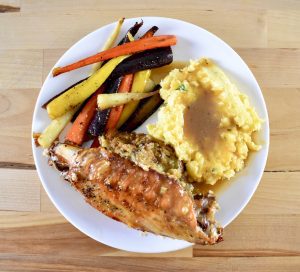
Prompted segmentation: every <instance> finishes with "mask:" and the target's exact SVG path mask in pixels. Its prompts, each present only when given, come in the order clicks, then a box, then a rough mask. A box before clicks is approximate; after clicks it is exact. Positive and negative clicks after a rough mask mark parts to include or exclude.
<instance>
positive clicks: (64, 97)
mask: <svg viewBox="0 0 300 272" xmlns="http://www.w3.org/2000/svg"><path fill="white" fill-rule="evenodd" d="M128 57H129V55H125V56H120V57H117V58H113V59H111V60H110V61H109V62H107V63H106V64H105V65H104V66H102V67H101V68H100V69H99V70H98V71H96V72H95V73H94V74H93V75H91V76H90V77H89V78H88V79H86V80H85V81H83V82H81V83H80V84H78V85H76V86H74V87H73V88H71V89H69V90H68V91H66V92H64V93H63V94H61V95H60V96H58V97H57V98H55V99H54V100H52V101H51V102H50V103H49V104H48V105H47V111H48V115H49V117H50V118H51V119H55V118H57V117H59V116H62V115H64V114H65V113H66V112H68V111H69V110H72V109H73V108H74V107H76V106H77V105H78V104H80V103H82V102H83V101H84V100H85V99H87V98H88V97H89V96H90V95H92V94H93V93H94V92H95V91H96V90H97V89H98V88H99V87H100V86H101V85H102V84H103V83H104V81H105V80H106V79H107V78H108V77H109V75H110V74H111V72H112V71H113V70H114V69H115V68H116V66H117V65H118V64H119V63H121V62H122V61H123V60H124V59H126V58H128Z"/></svg>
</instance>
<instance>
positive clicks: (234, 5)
mask: <svg viewBox="0 0 300 272" xmlns="http://www.w3.org/2000/svg"><path fill="white" fill-rule="evenodd" d="M121 16H125V17H127V18H129V17H140V16H164V17H173V18H178V19H182V20H185V21H189V22H191V23H194V24H196V25H199V26H201V27H204V28H206V29H207V30H209V31H211V32H213V33H214V34H216V35H218V36H219V37H220V38H222V39H223V40H225V41H226V42H227V43H228V44H229V45H231V46H232V47H233V48H234V49H235V50H236V51H237V52H238V53H239V54H240V55H241V56H242V58H243V59H244V60H245V61H246V63H247V64H248V65H249V67H250V68H251V70H252V71H253V73H254V75H255V76H256V78H257V80H258V82H259V84H260V86H261V88H262V91H263V94H264V97H265V100H266V103H267V107H268V112H269V117H270V127H271V145H270V153H269V158H268V163H267V167H266V170H265V173H264V176H263V178H262V181H261V183H260V186H259V188H258V190H257V192H256V193H255V195H254V197H253V198H252V199H251V201H250V203H249V204H248V205H247V207H246V208H245V210H244V211H243V212H242V213H241V214H240V215H239V216H238V218H237V219H236V220H234V222H233V223H232V224H230V225H229V226H228V227H227V228H226V229H225V241H224V242H223V243H220V244H218V245H216V246H212V247H202V246H194V247H190V248H187V249H185V250H180V251H176V252H170V253H164V254H137V253H130V252H125V251H121V250H117V249H114V248H111V247H108V246H106V245H103V244H100V243H98V242H96V241H94V240H92V239H90V238H89V237H87V236H86V235H84V234H82V233H81V232H80V231H78V230H77V229H76V228H74V227H73V226H72V225H71V224H70V223H68V222H67V221H66V220H65V219H64V218H63V217H62V216H61V215H60V214H59V212H58V211H57V210H56V208H55V207H54V206H53V204H52V203H51V201H50V200H49V198H48V196H47V194H46V193H45V191H44V190H43V188H42V186H41V183H40V181H39V178H38V176H37V173H36V170H35V165H34V161H33V157H32V152H31V139H30V137H31V135H30V134H31V120H32V113H33V108H34V104H35V101H36V98H37V95H38V93H39V89H40V87H41V85H42V83H43V80H44V79H45V77H46V76H47V74H48V73H49V71H50V69H51V67H52V66H53V64H54V63H55V62H56V61H57V59H58V58H59V57H60V56H61V55H62V54H63V52H64V51H65V50H66V49H67V48H68V47H70V46H71V45H72V44H73V43H74V42H76V41H77V40H79V39H80V38H81V37H82V36H84V35H86V34H87V33H89V32H91V31H93V30H95V29H96V28H98V27H100V26H102V25H104V24H107V23H109V22H112V21H115V20H117V19H118V18H119V17H121ZM0 124H1V125H0V128H1V129H0V150H1V151H0V271H40V270H43V271H75V270H76V271H200V270H203V271H300V234H299V228H300V1H298V0H286V1H284V0H282V1H279V0H276V1H272V0H265V1H259V0H253V1H250V0H249V1H245V0H235V1H222V0H213V1H204V0H201V1H197V0H194V1H191V0H189V1H184V4H183V1H180V0H166V1H161V0H151V1H148V0H147V1H133V0H127V1H120V0H118V1H117V0H102V1H97V0H86V1H83V0H82V1H66V0H54V1H39V0H0Z"/></svg>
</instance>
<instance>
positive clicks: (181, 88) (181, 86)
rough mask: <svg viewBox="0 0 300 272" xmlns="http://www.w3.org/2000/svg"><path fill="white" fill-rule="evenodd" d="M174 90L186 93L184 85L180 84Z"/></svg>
mask: <svg viewBox="0 0 300 272" xmlns="http://www.w3.org/2000/svg"><path fill="white" fill-rule="evenodd" d="M176 90H180V91H186V88H185V85H184V84H183V83H182V84H180V85H179V87H178V88H177V89H176Z"/></svg>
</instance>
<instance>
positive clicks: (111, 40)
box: [91, 18, 125, 74]
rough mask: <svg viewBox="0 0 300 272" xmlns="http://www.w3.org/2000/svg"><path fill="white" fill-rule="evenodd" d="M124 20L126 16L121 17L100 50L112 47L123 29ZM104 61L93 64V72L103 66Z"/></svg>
mask: <svg viewBox="0 0 300 272" xmlns="http://www.w3.org/2000/svg"><path fill="white" fill-rule="evenodd" d="M124 20H125V18H121V19H119V21H118V23H117V25H116V26H115V28H114V30H113V32H112V33H111V34H110V36H109V37H108V39H107V40H106V42H105V44H104V45H103V47H102V48H101V50H100V51H105V50H107V49H109V48H111V47H112V46H113V45H114V43H115V41H116V39H117V37H118V36H119V34H120V31H121V28H122V25H123V23H124ZM102 63H103V61H100V62H97V63H94V64H93V66H92V71H91V74H93V73H94V72H96V71H97V70H98V69H99V68H100V67H101V66H102Z"/></svg>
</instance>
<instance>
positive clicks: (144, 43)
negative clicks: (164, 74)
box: [52, 35, 177, 76]
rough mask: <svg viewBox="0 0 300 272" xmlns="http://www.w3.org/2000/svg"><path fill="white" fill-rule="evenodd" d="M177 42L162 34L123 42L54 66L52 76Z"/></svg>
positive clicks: (172, 37)
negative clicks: (79, 58) (71, 61)
mask: <svg viewBox="0 0 300 272" xmlns="http://www.w3.org/2000/svg"><path fill="white" fill-rule="evenodd" d="M176 42H177V39H176V36H174V35H162V36H154V37H150V38H145V39H140V40H136V41H133V42H130V43H125V44H122V45H119V46H116V47H113V48H110V49H108V50H105V51H103V52H100V53H98V54H96V55H93V56H90V57H88V58H85V59H82V60H80V61H78V62H75V63H72V64H70V65H67V66H64V67H56V68H54V70H53V71H52V74H53V76H57V75H60V74H62V73H65V72H69V71H72V70H75V69H78V68H80V67H83V66H86V65H89V64H93V63H96V62H99V61H104V60H107V59H112V58H115V57H118V56H122V55H127V54H134V53H137V52H141V51H145V50H148V49H154V48H161V47H167V46H171V45H175V44H176Z"/></svg>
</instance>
